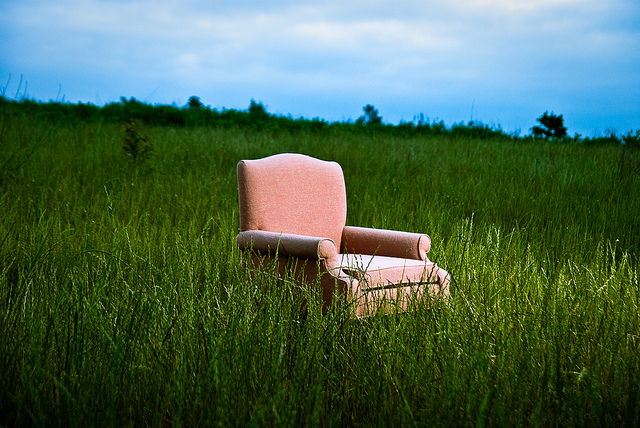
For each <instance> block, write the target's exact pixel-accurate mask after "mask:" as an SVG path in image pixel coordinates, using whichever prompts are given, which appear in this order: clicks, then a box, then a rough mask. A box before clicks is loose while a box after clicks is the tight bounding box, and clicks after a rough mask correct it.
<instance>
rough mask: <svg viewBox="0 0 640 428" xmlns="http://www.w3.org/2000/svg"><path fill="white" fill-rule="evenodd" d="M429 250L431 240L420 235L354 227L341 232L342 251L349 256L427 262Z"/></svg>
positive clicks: (345, 228) (427, 236)
mask: <svg viewBox="0 0 640 428" xmlns="http://www.w3.org/2000/svg"><path fill="white" fill-rule="evenodd" d="M430 249H431V238H429V235H424V234H420V233H411V232H400V231H396V230H385V229H371V228H368V227H355V226H345V227H344V229H343V230H342V251H343V252H347V253H351V254H376V255H378V256H388V257H400V258H405V259H415V260H427V253H428V252H429V250H430Z"/></svg>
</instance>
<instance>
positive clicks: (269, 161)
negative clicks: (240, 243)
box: [238, 153, 347, 248]
mask: <svg viewBox="0 0 640 428" xmlns="http://www.w3.org/2000/svg"><path fill="white" fill-rule="evenodd" d="M238 194H239V199H240V230H242V231H245V230H266V231H270V232H278V233H293V234H298V235H306V236H317V237H324V238H330V239H332V240H333V241H334V242H335V243H336V245H337V246H338V248H340V241H341V239H342V229H343V228H344V225H345V222H346V220H347V193H346V188H345V184H344V176H343V174H342V168H341V167H340V165H339V164H338V163H337V162H328V161H322V160H319V159H315V158H312V157H310V156H305V155H300V154H294V153H284V154H279V155H273V156H269V157H267V158H264V159H257V160H243V161H240V162H239V163H238Z"/></svg>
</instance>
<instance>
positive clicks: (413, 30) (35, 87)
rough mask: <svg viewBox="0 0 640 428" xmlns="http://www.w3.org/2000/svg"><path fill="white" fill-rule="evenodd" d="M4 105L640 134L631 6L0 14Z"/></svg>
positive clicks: (43, 9) (29, 9) (591, 0)
mask: <svg viewBox="0 0 640 428" xmlns="http://www.w3.org/2000/svg"><path fill="white" fill-rule="evenodd" d="M0 93H4V94H5V96H6V97H8V98H17V99H21V98H24V97H26V98H29V99H36V100H40V101H49V100H57V101H63V100H64V101H66V102H73V103H76V102H83V103H87V102H89V103H93V104H96V105H104V104H105V103H110V102H117V101H119V100H120V98H121V97H126V98H130V97H135V98H136V99H138V100H139V101H144V102H146V103H149V104H176V105H178V106H183V105H185V104H186V103H187V101H188V99H189V97H190V96H192V95H195V96H198V97H199V98H200V100H201V102H202V103H203V104H205V105H208V106H210V107H211V108H216V109H219V110H220V109H222V108H228V109H240V110H245V109H247V108H248V106H249V104H250V101H251V100H252V99H254V100H256V101H258V102H262V103H263V104H264V106H265V107H266V109H267V111H268V112H270V113H275V114H279V115H291V116H292V117H294V118H298V117H306V118H314V117H319V118H322V119H325V120H327V121H329V122H333V121H348V120H356V119H357V118H358V117H359V116H360V115H362V114H363V111H362V108H363V106H364V105H366V104H372V105H374V106H375V107H376V108H377V109H378V111H379V115H380V116H381V117H382V120H383V122H385V123H392V124H398V123H399V122H400V121H405V122H409V121H412V120H414V119H415V118H416V117H417V116H418V115H420V114H423V115H424V116H425V117H426V118H428V119H429V121H440V120H443V121H444V122H445V124H446V125H447V126H450V125H451V124H453V123H458V122H465V123H466V122H468V121H469V120H474V121H476V122H477V121H480V122H482V123H484V124H487V125H491V126H494V127H500V128H502V129H503V130H505V131H507V132H509V133H516V134H519V135H526V134H529V133H530V129H531V127H532V126H534V125H536V124H537V122H536V118H538V117H540V116H541V115H542V114H543V113H544V112H545V111H549V112H554V114H556V115H559V114H562V115H563V117H564V124H565V126H566V127H567V128H568V132H569V134H570V135H572V136H573V135H574V134H575V133H579V134H581V135H582V136H583V137H587V136H600V135H606V134H607V133H608V132H610V131H612V130H613V131H616V132H617V133H619V134H621V133H626V132H628V131H631V130H636V129H640V2H639V1H638V0H467V1H463V0H447V1H432V0H422V1H420V0H407V1H403V0H400V1H398V0H368V1H361V0H349V1H347V0H326V1H317V0H316V1H313V2H311V1H306V0H297V1H294V0H278V1H269V0H247V1H244V0H236V1H229V0H224V1H218V0H153V1H152V0H131V1H125V0H3V1H2V4H1V5H0Z"/></svg>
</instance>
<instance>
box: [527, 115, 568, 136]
mask: <svg viewBox="0 0 640 428" xmlns="http://www.w3.org/2000/svg"><path fill="white" fill-rule="evenodd" d="M536 120H537V121H538V122H540V124H541V125H542V126H534V127H533V128H531V132H532V133H533V136H534V137H538V138H541V137H544V138H563V137H566V136H567V128H566V127H565V126H564V119H563V118H562V115H559V116H556V115H555V114H553V112H551V113H549V112H548V111H545V112H544V114H543V115H542V116H540V117H539V118H537V119H536Z"/></svg>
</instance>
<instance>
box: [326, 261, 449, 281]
mask: <svg viewBox="0 0 640 428" xmlns="http://www.w3.org/2000/svg"><path fill="white" fill-rule="evenodd" d="M340 256H341V260H340V266H339V267H338V268H337V269H340V270H341V271H342V272H344V273H345V274H347V275H349V276H350V277H352V278H355V279H357V280H358V281H359V282H360V287H363V288H366V289H375V288H393V287H397V286H399V285H408V284H418V283H420V284H425V283H426V284H434V285H437V284H439V276H440V275H439V273H440V272H439V271H440V270H441V269H440V268H438V266H437V265H436V264H435V263H433V262H431V261H429V260H426V261H425V260H414V259H403V258H397V257H387V256H372V255H367V254H341V255H340ZM436 288H437V287H436Z"/></svg>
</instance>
